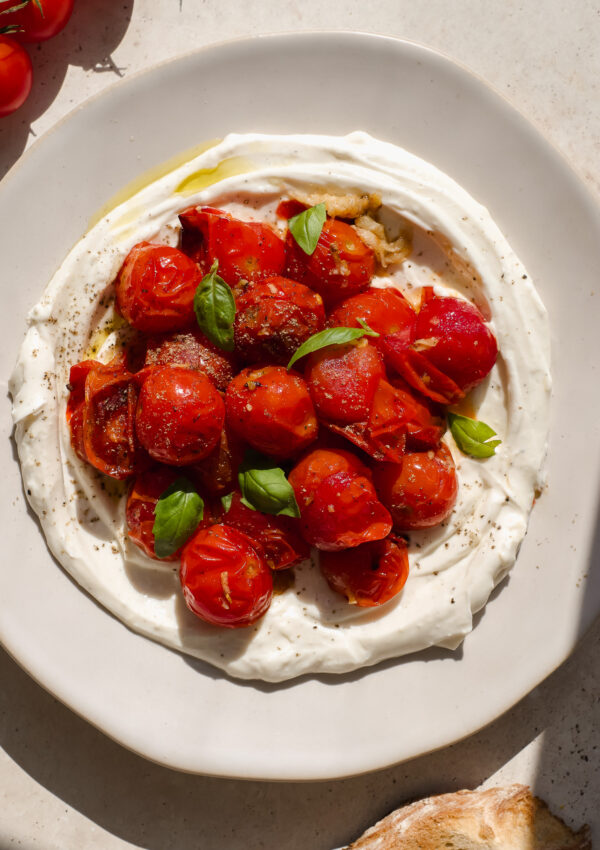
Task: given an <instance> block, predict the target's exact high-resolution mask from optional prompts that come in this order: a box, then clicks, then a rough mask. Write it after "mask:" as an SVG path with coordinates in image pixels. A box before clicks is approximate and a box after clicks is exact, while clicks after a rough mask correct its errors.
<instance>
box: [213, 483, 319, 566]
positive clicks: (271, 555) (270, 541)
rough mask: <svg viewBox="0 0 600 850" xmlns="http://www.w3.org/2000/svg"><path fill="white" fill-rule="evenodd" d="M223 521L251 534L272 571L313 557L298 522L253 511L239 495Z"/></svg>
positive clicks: (291, 518)
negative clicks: (310, 556)
mask: <svg viewBox="0 0 600 850" xmlns="http://www.w3.org/2000/svg"><path fill="white" fill-rule="evenodd" d="M223 521H224V522H226V523H227V525H229V526H231V527H232V528H237V530H238V531H242V532H243V533H244V534H246V535H248V537H249V538H250V539H251V540H252V542H253V543H254V544H255V546H256V548H257V549H258V550H259V552H261V554H262V555H263V557H264V559H265V563H266V564H267V566H268V567H269V568H270V569H272V570H285V569H287V568H288V567H293V566H294V565H295V564H298V563H300V561H303V560H304V559H305V558H308V557H309V555H310V549H309V547H308V546H307V544H306V542H305V541H304V540H303V539H302V535H301V533H300V524H299V522H298V520H297V519H294V518H293V517H288V516H270V515H269V514H263V513H261V512H260V511H253V510H251V509H250V508H247V507H246V505H244V503H243V502H242V499H241V496H240V494H239V493H238V492H236V493H234V494H233V498H232V500H231V505H230V507H229V510H228V511H227V513H226V514H225V516H224V517H223Z"/></svg>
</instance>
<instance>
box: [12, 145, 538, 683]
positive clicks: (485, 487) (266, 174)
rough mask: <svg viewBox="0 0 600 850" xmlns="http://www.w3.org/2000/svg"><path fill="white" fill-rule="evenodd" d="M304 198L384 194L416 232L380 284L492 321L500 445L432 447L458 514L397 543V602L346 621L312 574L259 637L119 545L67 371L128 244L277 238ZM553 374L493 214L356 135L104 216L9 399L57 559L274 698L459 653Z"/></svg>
mask: <svg viewBox="0 0 600 850" xmlns="http://www.w3.org/2000/svg"><path fill="white" fill-rule="evenodd" d="M314 191H323V192H327V191H329V192H334V193H354V192H359V193H361V194H362V193H377V194H379V196H380V197H381V200H382V210H381V214H382V221H384V223H385V224H386V227H387V229H388V232H389V234H390V236H391V237H392V238H393V237H394V236H395V235H397V233H398V232H399V231H400V230H404V231H406V230H408V231H410V232H411V236H412V240H413V251H412V253H411V256H410V257H409V258H408V259H407V260H405V261H404V262H403V263H402V264H401V265H396V266H390V267H389V268H388V269H386V271H385V272H380V274H379V275H378V276H377V278H376V279H375V281H374V283H375V284H376V285H381V286H399V287H400V288H401V289H402V291H403V292H404V293H405V294H407V296H408V297H409V298H412V297H413V295H414V294H418V290H419V288H420V287H422V286H423V285H434V287H435V289H436V291H437V292H438V293H440V294H443V293H446V294H453V295H458V296H461V297H465V298H468V299H469V300H471V301H473V302H474V303H475V304H477V306H478V307H479V308H480V309H481V310H482V311H483V313H484V315H485V316H486V318H487V319H489V320H490V327H491V328H492V330H493V332H494V333H495V335H496V338H497V340H498V347H499V351H500V354H499V357H498V362H497V363H496V366H495V367H494V369H493V371H492V373H491V375H490V376H489V377H488V378H487V379H486V381H484V383H483V384H482V385H480V386H479V387H478V388H477V389H476V390H475V391H474V392H473V393H472V394H471V395H470V397H469V401H470V403H471V404H472V408H471V409H470V414H471V415H474V414H476V416H477V418H478V419H481V420H483V421H484V422H487V423H488V424H490V425H491V426H492V427H493V428H494V429H495V430H496V431H497V432H498V436H499V437H500V438H501V440H502V444H501V445H500V446H499V448H498V449H497V453H496V455H495V456H493V457H491V458H489V459H487V460H483V461H482V460H476V459H474V458H471V457H467V456H465V455H463V454H461V453H460V452H459V451H458V449H457V448H456V446H455V445H454V443H453V441H452V437H451V436H450V434H449V432H448V434H447V435H446V436H445V438H444V439H445V441H446V442H447V444H448V445H449V446H450V448H451V451H452V454H453V456H454V459H455V462H456V465H457V473H458V479H459V495H458V501H457V504H456V507H455V510H454V512H453V514H452V516H451V517H450V519H449V521H447V522H446V523H444V524H443V525H442V526H440V527H438V528H435V529H432V530H431V531H427V532H419V533H413V534H411V535H410V547H409V552H410V575H409V578H408V581H407V583H406V586H405V587H404V589H403V591H402V592H401V593H400V594H399V595H398V596H397V597H396V598H395V599H393V600H392V601H390V602H388V603H387V604H385V605H383V606H380V607H378V608H357V607H356V606H352V605H349V604H348V603H347V602H346V601H345V600H344V599H343V598H342V597H341V596H339V595H338V594H336V593H334V592H333V591H331V590H330V589H329V587H328V586H327V584H326V582H325V580H324V578H323V577H322V575H321V573H320V571H319V570H318V569H317V567H316V566H315V565H313V564H311V563H309V562H307V563H305V564H303V565H302V566H300V567H298V568H296V570H295V581H294V584H293V586H292V587H289V588H287V589H286V590H285V591H284V592H282V593H279V594H276V595H274V597H273V602H272V604H271V607H270V608H269V610H268V611H267V613H266V615H265V616H264V617H263V618H262V619H261V620H260V621H259V622H258V623H256V624H255V625H254V626H250V627H248V628H242V629H220V628H217V627H214V626H211V625H208V624H206V623H204V622H202V621H201V620H199V619H198V618H197V617H195V616H194V615H193V614H191V613H190V612H189V611H188V610H187V608H186V607H185V604H184V602H183V597H182V594H181V591H180V587H179V581H178V577H177V570H178V564H173V563H166V564H165V563H161V562H158V561H154V560H151V559H150V558H147V557H146V556H145V555H144V554H143V553H142V552H141V551H140V550H139V549H138V548H137V547H136V546H134V545H132V544H131V543H130V542H129V541H128V540H127V535H126V531H125V522H124V503H125V498H124V493H125V491H126V485H123V484H120V483H118V482H112V481H110V480H108V479H106V478H104V477H103V476H101V475H99V474H97V473H96V472H95V471H94V470H93V469H92V468H91V467H90V466H88V465H86V464H84V463H82V462H81V461H80V460H79V459H78V458H77V457H76V456H75V454H74V452H73V450H72V448H71V445H70V440H69V432H68V427H67V425H66V420H65V409H66V403H67V398H68V389H67V383H68V380H69V368H70V366H71V365H72V364H73V363H76V362H78V361H79V360H83V359H85V358H86V357H97V358H98V359H101V360H105V361H106V360H108V359H110V357H111V356H112V354H113V353H114V346H115V343H116V341H117V339H118V337H119V331H118V330H115V329H114V328H115V321H114V312H113V301H112V295H113V287H112V281H113V280H114V278H115V275H116V274H117V272H118V270H119V268H120V266H121V263H122V262H123V260H124V258H125V257H126V255H127V253H128V252H129V250H130V249H131V248H132V246H133V245H135V244H136V243H137V242H140V241H141V240H149V241H162V242H168V243H169V244H176V243H177V234H178V220H177V214H178V212H180V211H181V210H182V209H183V208H185V207H187V206H190V205H192V204H201V205H210V206H213V207H220V208H225V209H227V210H228V211H230V212H232V213H233V214H234V215H237V216H239V217H240V218H243V219H246V220H259V221H267V222H270V223H271V224H274V225H276V226H278V227H281V222H280V221H278V220H277V218H276V216H275V207H276V205H277V203H278V201H279V200H280V199H281V198H285V197H289V196H290V195H293V194H294V193H296V192H314ZM549 359H550V353H549V330H548V322H547V316H546V312H545V309H544V307H543V305H542V303H541V301H540V298H539V297H538V295H537V293H536V291H535V289H534V287H533V285H532V283H531V280H530V279H529V277H528V275H527V273H526V271H525V269H524V268H523V266H522V264H521V263H520V262H519V260H518V259H517V257H515V255H514V253H513V252H512V250H511V249H510V247H509V245H508V244H507V242H506V240H505V239H504V237H503V236H502V234H501V233H500V231H499V230H498V228H497V227H496V225H495V224H494V222H493V221H492V220H491V218H490V215H489V213H488V212H487V210H486V209H484V208H483V207H482V206H480V205H479V204H478V203H476V202H475V201H474V200H473V198H471V197H470V196H469V195H468V194H467V193H466V192H465V191H464V190H463V189H461V188H460V186H458V185H457V184H456V183H455V182H454V181H453V180H451V179H450V178H449V177H447V176H446V175H445V174H443V173H442V172H440V171H439V170H438V169H436V168H435V167H433V166H432V165H430V164H428V163H426V162H424V161H423V160H421V159H418V158H417V157H415V156H413V155H412V154H410V153H407V152H406V151H404V150H402V149H401V148H398V147H395V146H394V145H391V144H387V143H383V142H380V141H377V140H376V139H373V138H371V137H370V136H368V135H366V134H365V133H362V132H357V133H352V134H351V135H349V136H346V137H345V138H334V137H326V136H265V135H230V136H228V137H227V138H226V139H225V140H224V141H222V142H220V143H218V144H217V145H215V146H213V147H211V148H210V149H208V150H207V151H205V152H204V153H202V154H201V155H200V156H198V157H196V158H195V159H193V160H192V161H190V162H188V163H186V164H185V165H183V166H181V167H179V168H177V169H176V170H175V171H173V172H171V173H170V174H168V175H167V176H165V177H163V178H162V179H160V180H158V181H156V182H155V183H152V184H151V185H149V186H148V187H147V188H145V189H143V190H142V191H140V192H139V193H138V194H137V195H135V196H134V197H132V198H131V199H130V200H128V201H127V202H126V203H124V204H122V205H121V206H119V207H117V208H116V209H114V210H113V211H112V212H111V213H110V214H108V215H107V216H106V217H105V218H103V219H102V220H101V221H100V222H99V223H98V224H97V225H96V226H95V227H93V229H92V230H90V231H89V232H88V233H87V234H86V236H85V237H84V238H83V239H82V240H81V241H80V242H79V244H78V245H76V247H75V248H74V249H73V250H72V251H71V253H70V254H69V256H68V257H67V258H66V260H65V261H64V263H63V265H62V266H61V268H60V269H59V270H58V272H57V273H56V274H55V275H54V277H53V278H52V280H51V282H50V284H49V285H48V287H47V289H46V291H45V292H44V295H43V297H42V299H41V301H40V302H39V303H38V304H37V305H36V306H35V307H34V308H33V310H32V311H31V313H30V316H29V330H28V332H27V335H26V337H25V340H24V342H23V345H22V348H21V351H20V353H19V358H18V362H17V365H16V368H15V371H14V373H13V375H12V378H11V382H10V389H11V393H12V396H13V400H14V407H13V416H14V421H15V423H16V439H17V443H18V449H19V457H20V460H21V467H22V474H23V479H24V485H25V490H26V492H27V495H28V498H29V501H30V503H31V506H32V507H33V509H34V511H35V512H36V513H37V515H38V516H39V518H40V522H41V524H42V527H43V530H44V533H45V535H46V538H47V541H48V545H49V547H50V549H51V550H52V552H53V554H54V555H55V556H56V558H57V559H58V560H59V561H60V563H61V564H62V565H63V566H64V568H65V569H66V570H67V571H68V572H69V573H70V574H71V575H72V576H73V577H74V578H75V579H76V580H77V581H78V582H79V583H80V584H81V585H82V586H83V587H84V588H85V589H86V590H87V591H88V592H89V593H90V594H92V595H93V596H94V597H95V598H96V599H97V600H98V601H99V602H100V603H101V604H102V605H104V606H105V607H106V608H107V609H108V610H109V611H111V612H112V613H113V614H115V615H116V616H117V617H119V618H120V619H121V620H122V621H123V622H124V623H126V624H127V625H128V626H129V627H130V628H132V629H134V630H135V631H137V632H140V633H141V634H144V635H147V636H148V637H151V638H153V639H155V640H157V641H160V642H161V643H164V644H166V645H167V646H170V647H174V648H176V649H178V650H181V651H183V652H186V653H189V654H190V655H193V656H197V657H199V658H202V659H205V660H206V661H209V662H210V663H212V664H214V665H217V666H218V667H221V668H223V669H224V670H226V671H227V672H228V673H230V674H231V675H233V676H237V677H241V678H258V679H264V680H267V681H273V682H276V681H282V680H284V679H289V678H292V677H294V676H298V675H300V674H303V673H323V672H327V673H341V672H344V671H349V670H354V669H356V668H359V667H363V666H366V665H370V664H374V663H376V662H377V661H380V660H382V659H386V658H391V657H395V656H399V655H403V654H406V653H409V652H413V651H415V650H420V649H424V648H425V647H429V646H433V645H436V646H442V647H447V648H455V647H457V646H458V645H459V644H460V642H461V641H462V640H463V638H464V637H465V635H466V634H467V633H468V632H469V631H470V630H471V628H472V618H473V614H474V613H475V612H476V611H478V610H479V609H480V608H481V607H482V606H483V605H484V604H485V602H486V600H487V599H488V597H489V595H490V593H491V591H492V589H493V588H494V586H495V585H496V584H498V582H499V581H500V580H501V579H502V578H503V577H504V576H505V575H506V573H507V572H508V570H509V569H510V568H511V566H512V565H513V564H514V561H515V558H516V555H517V551H518V548H519V544H520V543H521V541H522V539H523V537H524V535H525V532H526V528H527V519H528V515H529V512H530V510H531V507H532V503H533V500H534V494H535V491H536V489H537V488H539V487H540V486H541V484H542V481H541V472H540V470H541V468H542V464H543V460H544V456H545V452H546V440H547V429H548V421H549V399H550V374H549Z"/></svg>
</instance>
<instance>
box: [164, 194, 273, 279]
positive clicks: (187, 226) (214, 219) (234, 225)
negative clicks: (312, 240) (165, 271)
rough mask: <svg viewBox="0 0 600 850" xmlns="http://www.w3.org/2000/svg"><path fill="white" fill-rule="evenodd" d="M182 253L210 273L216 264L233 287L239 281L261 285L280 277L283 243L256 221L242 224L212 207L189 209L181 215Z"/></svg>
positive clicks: (266, 227) (220, 273)
mask: <svg viewBox="0 0 600 850" xmlns="http://www.w3.org/2000/svg"><path fill="white" fill-rule="evenodd" d="M179 220H180V222H181V225H182V233H181V249H182V251H184V252H185V253H186V254H188V256H190V257H191V258H192V259H193V260H195V262H197V263H198V265H199V266H200V268H201V269H202V270H203V271H204V272H207V271H208V270H209V269H210V267H211V266H212V264H213V262H214V261H215V260H218V262H219V275H220V276H221V277H222V278H223V280H224V281H225V282H226V283H228V284H229V285H230V286H236V285H237V284H238V283H239V281H240V280H248V281H252V282H255V281H260V280H265V279H266V278H269V277H273V275H278V274H281V272H282V271H283V266H284V263H285V245H284V243H283V240H282V239H280V238H279V236H278V235H277V234H276V233H275V231H274V230H272V229H271V228H270V227H268V226H267V225H266V224H260V223H259V222H255V221H239V220H238V219H235V218H233V216H231V215H230V214H229V213H226V212H223V211H222V210H215V209H212V208H211V207H201V208H197V207H190V208H189V209H187V210H184V211H183V212H182V213H180V215H179Z"/></svg>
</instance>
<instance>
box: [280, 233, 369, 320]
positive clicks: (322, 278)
mask: <svg viewBox="0 0 600 850" xmlns="http://www.w3.org/2000/svg"><path fill="white" fill-rule="evenodd" d="M286 252H287V257H286V264H285V273H286V275H287V276H288V277H291V278H292V279H293V280H297V281H299V282H300V283H304V284H305V285H306V286H308V287H310V289H314V290H315V292H318V293H319V295H321V296H322V298H323V301H324V303H325V305H326V306H327V307H331V306H332V305H334V304H337V303H338V302H339V301H342V300H343V299H344V298H348V297H350V296H351V295H356V294H357V293H358V292H362V291H363V290H364V289H366V288H367V287H368V286H369V283H370V281H371V278H372V277H373V273H374V271H375V254H374V253H373V251H372V250H371V249H370V248H369V247H368V246H367V245H365V243H364V242H363V241H362V240H361V238H360V237H359V235H358V233H357V232H356V230H354V228H353V227H352V226H351V225H349V224H346V223H345V222H343V221H337V220H336V219H327V221H326V222H325V224H324V225H323V230H322V231H321V235H320V237H319V241H318V243H317V247H316V248H315V250H314V253H313V254H311V255H309V254H306V253H305V252H304V251H303V250H302V248H301V247H300V246H299V245H298V243H297V242H296V240H295V239H294V237H293V236H292V234H291V233H289V232H288V235H287V237H286Z"/></svg>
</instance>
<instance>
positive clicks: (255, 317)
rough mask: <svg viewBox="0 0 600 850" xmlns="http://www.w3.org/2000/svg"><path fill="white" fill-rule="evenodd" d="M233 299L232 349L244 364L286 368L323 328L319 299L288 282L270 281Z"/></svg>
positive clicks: (322, 311) (321, 307)
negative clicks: (234, 307) (296, 352)
mask: <svg viewBox="0 0 600 850" xmlns="http://www.w3.org/2000/svg"><path fill="white" fill-rule="evenodd" d="M235 295H236V298H235V301H236V315H235V348H236V351H237V352H238V353H239V354H240V355H241V357H243V359H244V360H245V361H246V363H258V362H260V361H261V360H262V361H264V360H268V361H271V362H275V363H282V364H286V363H287V362H288V360H289V359H290V357H291V356H292V354H293V353H294V352H295V351H296V349H297V348H298V347H299V346H300V345H302V343H303V342H304V341H305V340H306V339H308V337H309V336H312V335H313V334H315V333H317V332H318V331H320V330H321V329H322V328H323V327H324V325H325V309H324V307H323V299H322V298H321V296H320V295H317V293H316V292H313V291H312V290H311V289H309V288H308V287H307V286H303V285H302V284H301V283H296V282H295V281H293V280H289V279H288V278H285V277H271V278H269V279H268V280H266V281H265V282H264V283H255V284H251V285H250V286H246V287H245V288H243V289H241V290H240V291H236V293H235Z"/></svg>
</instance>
